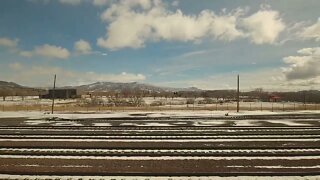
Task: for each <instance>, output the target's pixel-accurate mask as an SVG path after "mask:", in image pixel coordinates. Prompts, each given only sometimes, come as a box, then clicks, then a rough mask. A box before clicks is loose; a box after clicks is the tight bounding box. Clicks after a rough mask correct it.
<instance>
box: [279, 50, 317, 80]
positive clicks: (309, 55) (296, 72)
mask: <svg viewBox="0 0 320 180" xmlns="http://www.w3.org/2000/svg"><path fill="white" fill-rule="evenodd" d="M298 53H299V56H288V57H285V58H283V60H284V62H285V63H286V64H288V67H284V68H283V73H284V74H285V76H286V78H287V79H288V80H289V81H295V80H298V81H299V80H309V81H310V80H311V81H312V82H315V81H317V80H316V79H319V78H320V47H314V48H304V49H301V50H299V51H298Z"/></svg>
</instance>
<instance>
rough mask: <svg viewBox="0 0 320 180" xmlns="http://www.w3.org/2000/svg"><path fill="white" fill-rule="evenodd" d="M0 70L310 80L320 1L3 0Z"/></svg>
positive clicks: (62, 76) (217, 81)
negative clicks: (238, 75)
mask: <svg viewBox="0 0 320 180" xmlns="http://www.w3.org/2000/svg"><path fill="white" fill-rule="evenodd" d="M0 4H1V5H0V77H1V80H5V81H14V82H17V83H20V84H23V85H29V86H48V85H50V84H51V83H50V82H51V79H52V77H53V75H54V74H55V73H56V74H58V85H60V86H63V85H79V84H86V83H93V82H96V81H114V82H133V81H137V82H142V83H150V84H155V85H161V86H172V87H190V86H196V87H198V88H202V89H230V88H234V87H235V83H236V75H237V74H240V76H241V82H242V87H243V88H244V89H254V88H260V87H262V88H264V89H270V90H288V89H290V90H291V89H294V90H301V89H316V88H318V87H319V83H320V58H319V56H320V47H319V44H320V19H319V18H320V13H319V9H320V1H318V0H282V1H278V0H261V1H259V0H237V1H220V0H203V1H194V0H183V1H182V0H180V1H178V0H173V1H169V0H167V1H165V0H163V1H161V0H117V1H116V0H92V1H90V0H25V1H23V0H2V1H1V2H0Z"/></svg>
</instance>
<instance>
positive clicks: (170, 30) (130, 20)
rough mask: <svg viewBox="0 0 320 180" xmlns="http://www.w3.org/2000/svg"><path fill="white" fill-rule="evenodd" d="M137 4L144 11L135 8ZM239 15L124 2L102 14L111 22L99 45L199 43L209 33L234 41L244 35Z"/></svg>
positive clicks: (151, 3) (159, 4)
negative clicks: (238, 19)
mask: <svg viewBox="0 0 320 180" xmlns="http://www.w3.org/2000/svg"><path fill="white" fill-rule="evenodd" d="M124 2H126V3H124ZM136 6H138V7H140V8H142V9H143V10H142V11H138V10H136V9H135V8H133V7H136ZM238 15H239V13H238V11H236V12H233V13H230V14H226V13H224V14H222V15H216V14H215V13H214V12H212V11H209V10H205V11H202V12H201V13H200V14H199V15H186V14H183V12H182V11H181V10H177V11H176V12H171V11H168V10H166V9H165V5H163V4H162V3H159V1H122V3H119V4H113V5H112V6H111V7H110V8H108V9H107V10H106V11H105V12H104V13H103V14H102V15H101V19H102V20H103V21H107V22H109V23H110V24H109V26H108V28H107V33H106V36H105V37H100V38H99V39H98V40H97V44H98V45H99V46H101V47H104V48H109V49H119V48H125V47H130V48H141V47H143V46H144V45H145V42H147V41H160V40H166V41H193V42H196V41H198V40H200V39H201V38H203V37H205V36H207V35H208V34H209V35H211V36H212V38H215V39H220V40H227V41H229V40H234V39H237V38H239V37H242V36H243V33H242V32H241V31H239V30H238V29H237V28H236V23H237V17H238ZM128 27H130V28H128Z"/></svg>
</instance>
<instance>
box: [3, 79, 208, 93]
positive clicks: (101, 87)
mask: <svg viewBox="0 0 320 180" xmlns="http://www.w3.org/2000/svg"><path fill="white" fill-rule="evenodd" d="M59 88H74V89H77V90H78V91H80V92H108V91H116V92H121V91H123V90H140V91H151V92H174V91H202V90H201V89H198V88H196V87H190V88H171V87H160V86H154V85H150V84H143V83H137V82H131V83H118V82H96V83H92V84H87V85H80V86H65V87H59ZM0 89H11V90H14V89H30V87H27V86H22V85H19V84H17V83H14V82H6V81H0ZM38 89H41V88H38ZM48 89H50V87H49V88H48Z"/></svg>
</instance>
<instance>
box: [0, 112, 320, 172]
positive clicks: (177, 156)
mask: <svg viewBox="0 0 320 180" xmlns="http://www.w3.org/2000/svg"><path fill="white" fill-rule="evenodd" d="M299 118H301V117H300V116H299ZM87 121H88V120H87ZM117 121H119V120H117ZM85 123H86V122H85V121H84V124H85ZM0 174H9V175H80V176H85V175H127V176H129V175H142V176H146V175H172V176H182V175H186V176H191V175H196V176H206V175H222V176H235V175H250V176H251V175H281V176H283V175H302V176H305V175H310V176H315V175H320V127H319V126H309V125H308V126H276V125H275V126H185V125H177V126H93V125H85V126H71V125H69V126H66V125H64V126H50V125H41V124H35V125H25V124H18V125H12V124H7V125H6V124H2V126H0Z"/></svg>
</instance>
